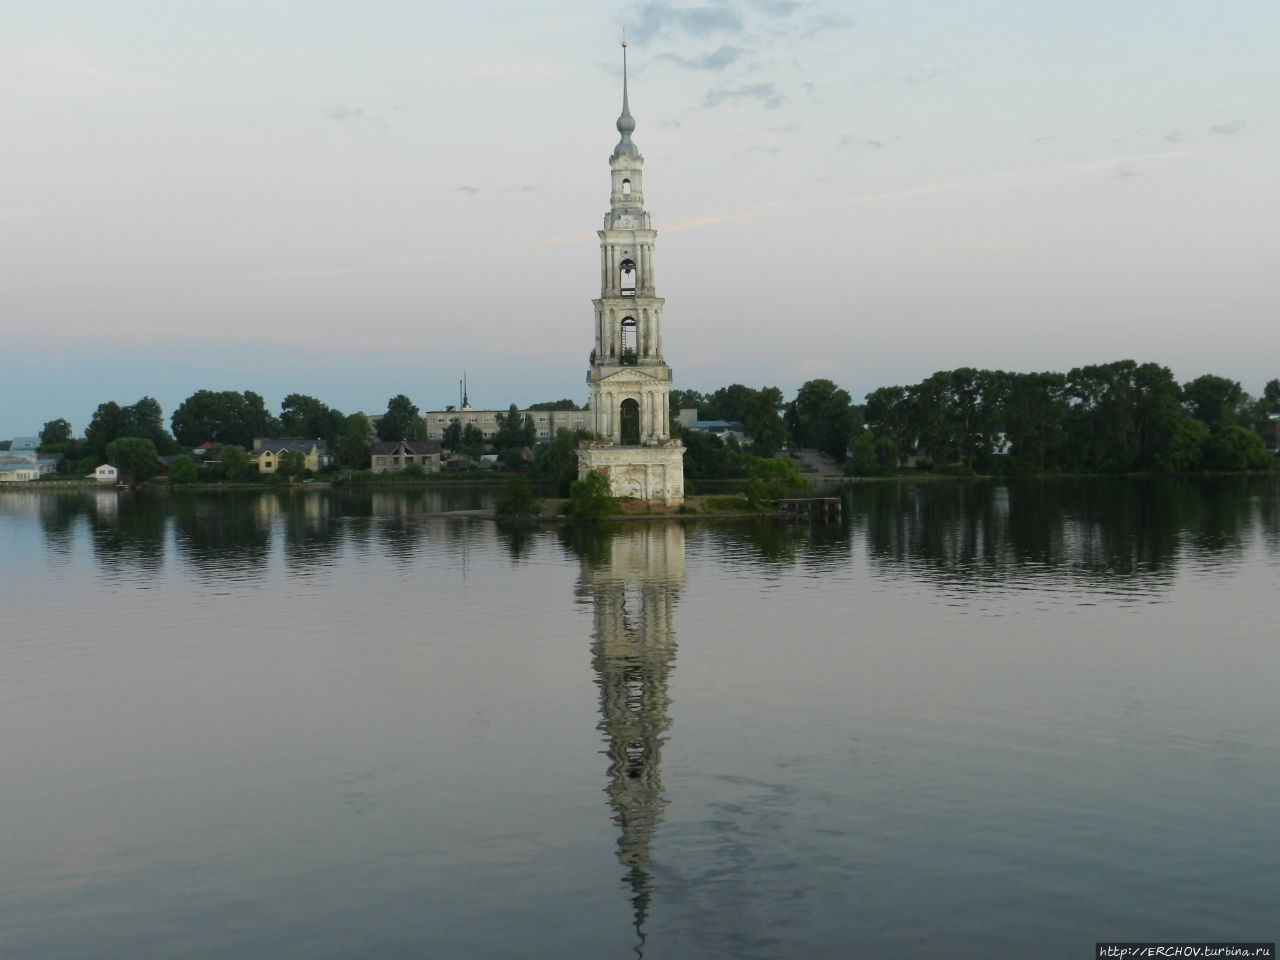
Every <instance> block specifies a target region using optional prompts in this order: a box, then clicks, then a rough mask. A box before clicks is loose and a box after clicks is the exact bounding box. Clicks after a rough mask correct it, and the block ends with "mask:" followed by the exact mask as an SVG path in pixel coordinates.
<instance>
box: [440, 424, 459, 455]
mask: <svg viewBox="0 0 1280 960" xmlns="http://www.w3.org/2000/svg"><path fill="white" fill-rule="evenodd" d="M440 446H441V447H443V448H444V449H445V450H457V449H458V448H459V447H461V446H462V422H461V421H460V420H450V421H449V423H448V425H447V426H445V428H444V435H443V436H442V437H441V439H440Z"/></svg>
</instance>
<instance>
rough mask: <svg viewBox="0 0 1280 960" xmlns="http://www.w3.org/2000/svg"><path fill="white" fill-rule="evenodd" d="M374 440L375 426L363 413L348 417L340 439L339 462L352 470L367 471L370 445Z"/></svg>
mask: <svg viewBox="0 0 1280 960" xmlns="http://www.w3.org/2000/svg"><path fill="white" fill-rule="evenodd" d="M372 440H373V426H372V425H371V424H370V423H369V418H368V417H366V416H365V415H364V414H363V413H353V414H351V416H349V417H347V419H346V422H345V423H344V424H343V427H342V435H341V436H340V437H339V438H338V449H337V453H338V460H339V461H341V463H342V464H343V466H346V467H349V468H350V469H352V470H367V469H368V468H369V464H370V452H369V444H370V442H372Z"/></svg>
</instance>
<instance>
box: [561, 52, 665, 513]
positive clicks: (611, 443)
mask: <svg viewBox="0 0 1280 960" xmlns="http://www.w3.org/2000/svg"><path fill="white" fill-rule="evenodd" d="M626 57H627V45H626V43H623V45H622V114H621V116H619V117H618V123H617V127H618V133H619V134H621V135H622V139H620V140H619V141H618V145H617V146H616V147H614V148H613V154H612V156H610V157H609V169H610V175H611V181H612V189H611V190H610V193H609V212H608V213H606V214H605V216H604V229H603V230H600V231H598V234H597V235H598V236H599V237H600V297H599V299H597V300H595V301H593V303H594V304H595V348H594V349H593V350H592V352H591V367H590V369H589V370H588V371H587V385H588V387H589V388H590V392H591V403H590V407H591V409H590V423H589V425H588V427H587V429H588V430H589V431H591V432H592V433H594V434H595V435H596V436H598V437H600V438H602V439H599V440H589V441H584V442H583V443H582V445H581V446H580V447H579V448H578V476H579V478H584V477H586V476H587V475H588V474H589V473H591V472H592V471H593V470H599V471H602V472H604V473H606V474H607V475H608V476H609V482H610V486H611V487H612V490H613V495H614V496H616V497H636V498H637V499H640V500H652V501H657V502H661V503H669V504H678V503H681V502H683V500H684V446H683V445H682V444H681V443H680V441H679V440H678V439H673V438H672V436H671V427H670V423H671V414H670V410H669V399H670V391H671V368H670V367H668V366H667V363H666V361H665V360H664V359H663V355H662V307H663V303H664V301H663V299H662V298H661V297H659V296H658V295H657V287H656V282H655V271H654V257H653V247H654V240H655V238H656V237H657V231H655V230H654V229H653V225H652V223H651V222H650V220H649V214H648V212H646V210H645V209H644V180H643V174H644V157H642V156H641V155H640V150H639V149H638V148H637V147H636V145H635V144H634V143H633V142H632V140H631V132H632V131H633V130H635V127H636V122H635V119H634V118H633V117H632V116H631V110H630V107H629V104H628V102H627V60H626Z"/></svg>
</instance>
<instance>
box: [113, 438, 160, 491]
mask: <svg viewBox="0 0 1280 960" xmlns="http://www.w3.org/2000/svg"><path fill="white" fill-rule="evenodd" d="M106 455H107V462H108V463H113V464H115V465H116V467H117V468H118V469H119V470H120V473H121V474H122V475H124V476H126V477H132V478H133V479H134V480H136V481H138V482H139V483H141V482H142V481H144V480H149V479H151V478H152V477H154V476H155V475H156V474H157V473H159V472H160V460H159V455H158V454H157V453H156V445H155V444H154V443H153V442H152V441H150V440H148V439H146V438H145V437H120V438H119V439H118V440H112V441H111V442H110V443H109V444H107V449H106Z"/></svg>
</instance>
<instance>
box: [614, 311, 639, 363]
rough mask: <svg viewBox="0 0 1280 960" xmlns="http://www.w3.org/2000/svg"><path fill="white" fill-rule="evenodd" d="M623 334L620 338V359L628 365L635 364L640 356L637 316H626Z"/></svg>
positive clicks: (623, 322) (623, 323)
mask: <svg viewBox="0 0 1280 960" xmlns="http://www.w3.org/2000/svg"><path fill="white" fill-rule="evenodd" d="M621 333H622V335H621V337H620V338H619V340H620V347H621V349H620V350H619V353H618V360H619V362H620V363H623V364H626V365H628V366H630V365H634V364H635V362H636V360H637V359H638V357H639V354H638V353H637V351H636V341H637V338H636V318H635V317H626V318H624V319H623V321H622V331H621Z"/></svg>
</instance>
